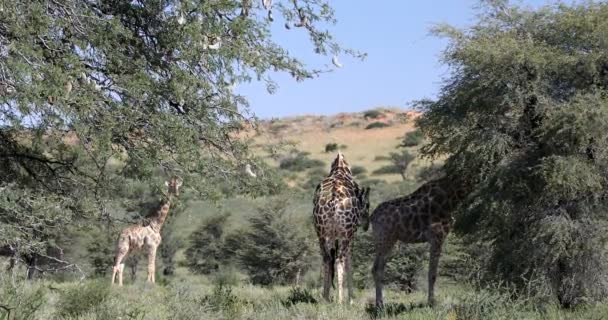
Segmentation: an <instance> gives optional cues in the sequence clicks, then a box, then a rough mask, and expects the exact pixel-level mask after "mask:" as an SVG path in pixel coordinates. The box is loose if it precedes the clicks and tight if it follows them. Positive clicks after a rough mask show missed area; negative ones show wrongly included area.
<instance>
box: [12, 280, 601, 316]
mask: <svg viewBox="0 0 608 320" xmlns="http://www.w3.org/2000/svg"><path fill="white" fill-rule="evenodd" d="M107 282H108V280H107V279H103V281H98V280H88V281H85V282H84V283H76V282H72V283H55V282H48V281H44V282H42V281H40V282H30V283H18V284H17V287H16V288H17V289H16V290H14V289H11V287H10V285H9V283H8V282H6V281H4V282H3V283H2V292H1V295H0V301H2V303H1V304H2V305H5V306H7V307H9V308H13V309H12V316H11V319H150V320H152V319H370V318H373V317H374V316H376V317H381V318H383V319H421V320H422V319H450V320H452V319H607V318H608V304H603V305H595V306H589V307H586V308H581V309H578V310H575V311H564V310H559V309H557V308H556V307H554V306H552V305H548V306H547V305H545V306H543V307H539V306H535V305H533V304H531V303H527V302H523V301H512V300H509V299H507V298H505V297H503V296H500V295H497V294H492V293H488V292H473V291H472V290H471V289H468V288H466V287H464V286H462V285H456V284H452V283H448V282H445V281H443V282H440V283H439V290H438V301H439V304H438V305H437V306H436V307H434V308H429V307H426V306H424V305H423V302H424V300H425V297H424V292H416V293H413V294H409V295H406V294H403V293H400V292H396V291H391V290H388V291H387V295H386V301H387V308H386V311H387V313H388V314H375V313H374V311H373V308H370V307H369V303H371V302H372V301H373V290H372V289H367V290H363V291H357V293H356V296H355V299H354V302H353V304H352V305H338V304H336V303H325V302H318V303H296V304H294V305H291V306H288V305H286V303H285V302H286V301H288V297H289V296H290V290H291V288H289V287H274V288H262V287H257V286H251V285H247V284H243V285H236V286H233V287H219V286H217V285H213V284H212V283H209V282H208V281H206V280H205V279H204V278H201V277H185V278H178V279H175V280H173V281H172V282H171V283H170V284H157V285H156V286H152V285H148V284H146V283H144V282H143V281H138V282H136V283H135V284H133V285H127V286H124V287H122V288H119V287H110V286H109V285H108V283H107ZM310 293H311V294H312V296H313V297H314V298H315V299H317V300H320V294H319V291H318V290H316V289H313V290H310ZM28 310H30V311H34V312H33V313H31V314H30V312H28ZM28 315H29V316H28ZM4 316H6V312H4ZM0 319H6V317H4V318H3V313H2V311H0Z"/></svg>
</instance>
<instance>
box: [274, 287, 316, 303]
mask: <svg viewBox="0 0 608 320" xmlns="http://www.w3.org/2000/svg"><path fill="white" fill-rule="evenodd" d="M298 303H311V304H317V299H315V297H314V296H313V294H312V293H310V291H308V290H306V289H302V288H299V287H296V288H291V290H289V296H288V297H287V299H285V300H282V301H281V304H282V305H283V306H284V307H291V306H293V305H295V304H298Z"/></svg>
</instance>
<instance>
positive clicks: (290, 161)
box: [279, 151, 325, 172]
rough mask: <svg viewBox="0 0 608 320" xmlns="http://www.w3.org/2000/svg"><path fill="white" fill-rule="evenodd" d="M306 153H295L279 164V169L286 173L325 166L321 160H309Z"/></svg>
mask: <svg viewBox="0 0 608 320" xmlns="http://www.w3.org/2000/svg"><path fill="white" fill-rule="evenodd" d="M308 155H309V153H308V152H301V151H300V152H295V153H294V154H291V155H289V156H287V157H285V158H284V159H282V160H281V161H280V162H279V168H280V169H283V170H288V171H295V172H301V171H304V170H307V169H312V168H318V167H322V166H324V165H325V164H324V163H323V161H321V160H317V159H310V158H309V157H308Z"/></svg>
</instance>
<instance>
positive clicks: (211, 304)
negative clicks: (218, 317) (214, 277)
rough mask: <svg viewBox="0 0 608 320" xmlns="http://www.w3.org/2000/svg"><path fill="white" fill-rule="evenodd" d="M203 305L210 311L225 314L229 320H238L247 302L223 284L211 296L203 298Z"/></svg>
mask: <svg viewBox="0 0 608 320" xmlns="http://www.w3.org/2000/svg"><path fill="white" fill-rule="evenodd" d="M201 303H202V304H203V305H205V306H206V307H207V308H209V310H210V311H213V312H222V313H225V314H226V315H227V316H228V317H227V318H228V319H233V318H236V316H237V315H238V314H239V313H240V312H241V310H242V307H243V306H244V305H245V302H244V301H242V300H241V299H239V298H238V297H237V296H236V295H235V294H234V293H233V292H232V287H231V286H229V285H226V284H223V283H220V284H217V285H216V286H215V287H214V288H213V292H212V293H211V294H210V295H207V296H205V297H203V299H202V300H201Z"/></svg>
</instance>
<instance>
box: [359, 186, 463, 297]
mask: <svg viewBox="0 0 608 320" xmlns="http://www.w3.org/2000/svg"><path fill="white" fill-rule="evenodd" d="M463 181H464V180H458V181H455V180H454V179H449V178H447V177H443V178H439V179H436V180H432V181H429V182H427V183H425V184H423V185H422V186H420V187H419V188H418V189H417V190H416V191H414V192H413V193H411V194H409V195H407V196H404V197H400V198H397V199H393V200H389V201H386V202H383V203H381V204H379V205H378V207H376V209H375V210H374V212H373V213H372V216H371V224H372V230H373V236H374V245H375V249H376V258H375V261H374V266H373V269H372V273H373V276H374V282H375V285H376V306H378V307H382V305H383V300H382V281H383V280H384V268H385V267H386V259H387V256H388V254H389V253H390V251H391V249H392V248H393V246H394V244H395V242H397V241H401V242H403V243H406V244H407V243H424V242H429V244H430V261H429V273H428V300H427V302H428V304H429V305H431V306H432V305H433V304H434V303H435V301H434V287H435V280H436V278H437V267H438V264H439V257H440V256H441V248H442V246H443V242H444V240H445V238H446V237H447V235H448V233H449V232H450V229H451V227H452V224H453V217H452V211H454V209H456V207H457V206H458V204H459V203H460V202H461V201H462V200H463V199H464V198H465V197H466V196H467V195H468V193H469V192H468V191H469V189H470V188H469V186H468V184H466V183H464V182H463Z"/></svg>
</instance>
